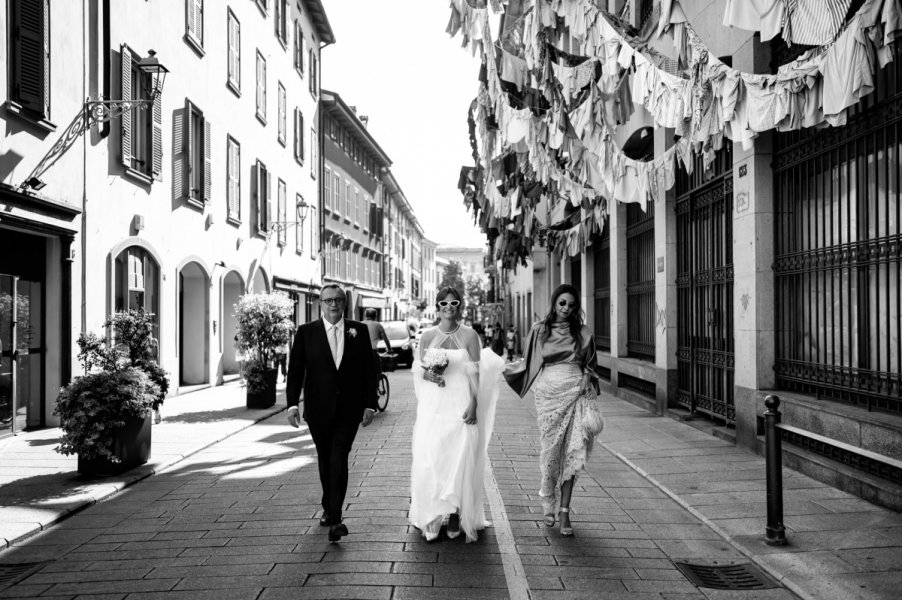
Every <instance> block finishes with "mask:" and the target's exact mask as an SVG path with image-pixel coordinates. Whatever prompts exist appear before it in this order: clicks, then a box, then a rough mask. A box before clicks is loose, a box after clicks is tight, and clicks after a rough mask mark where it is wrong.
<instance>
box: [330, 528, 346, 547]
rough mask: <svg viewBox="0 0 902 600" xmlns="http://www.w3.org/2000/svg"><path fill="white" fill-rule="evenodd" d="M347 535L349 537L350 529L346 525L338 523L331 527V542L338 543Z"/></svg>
mask: <svg viewBox="0 0 902 600" xmlns="http://www.w3.org/2000/svg"><path fill="white" fill-rule="evenodd" d="M345 535H348V528H347V527H346V526H345V524H344V523H338V524H336V525H332V526H330V527H329V541H330V542H337V541H339V540H340V539H341V538H342V536H345Z"/></svg>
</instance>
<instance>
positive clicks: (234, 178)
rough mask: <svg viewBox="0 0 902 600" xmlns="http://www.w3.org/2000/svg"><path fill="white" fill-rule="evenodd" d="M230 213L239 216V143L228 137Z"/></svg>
mask: <svg viewBox="0 0 902 600" xmlns="http://www.w3.org/2000/svg"><path fill="white" fill-rule="evenodd" d="M227 145H228V156H227V161H228V178H229V187H228V192H227V193H228V214H229V216H230V217H231V218H233V219H237V218H239V216H238V202H239V200H238V193H239V192H238V169H240V167H239V166H238V144H236V143H235V142H234V141H232V140H231V139H228V142H227Z"/></svg>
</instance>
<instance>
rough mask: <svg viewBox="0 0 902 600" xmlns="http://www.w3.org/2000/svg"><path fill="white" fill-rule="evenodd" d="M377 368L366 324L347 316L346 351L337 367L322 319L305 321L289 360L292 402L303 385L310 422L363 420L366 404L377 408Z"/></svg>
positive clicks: (292, 403) (288, 390)
mask: <svg viewBox="0 0 902 600" xmlns="http://www.w3.org/2000/svg"><path fill="white" fill-rule="evenodd" d="M353 332H356V333H353ZM374 373H375V365H374V359H373V350H372V348H371V346H370V333H369V331H368V330H367V328H366V325H364V324H363V323H360V322H358V321H351V320H349V319H345V339H344V353H343V354H342V357H341V364H340V365H339V367H338V368H336V367H335V361H334V360H333V359H332V350H331V349H330V348H329V340H328V339H327V338H326V325H325V323H324V322H323V320H322V319H318V320H316V321H313V322H311V323H305V324H304V325H301V326H300V327H298V330H297V333H295V336H294V345H293V346H292V348H291V354H290V355H289V359H288V382H287V384H286V388H285V395H286V397H287V399H288V406H297V405H298V404H299V403H300V399H301V391H302V390H303V392H304V411H303V417H304V420H305V421H307V422H308V423H323V424H326V423H332V422H336V421H337V422H341V423H345V424H355V423H360V421H361V419H362V418H363V409H364V408H372V409H373V410H376V387H375V385H374V383H373V382H374V381H375V376H374Z"/></svg>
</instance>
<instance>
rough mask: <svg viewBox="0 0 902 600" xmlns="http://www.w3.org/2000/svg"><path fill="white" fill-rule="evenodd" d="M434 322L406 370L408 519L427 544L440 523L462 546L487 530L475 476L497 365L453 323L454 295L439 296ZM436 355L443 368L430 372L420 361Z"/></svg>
mask: <svg viewBox="0 0 902 600" xmlns="http://www.w3.org/2000/svg"><path fill="white" fill-rule="evenodd" d="M437 298H438V302H437V304H438V310H439V313H440V315H441V322H440V323H439V325H438V327H434V328H432V329H429V330H427V331H425V332H423V335H422V337H421V339H420V345H419V348H418V349H417V360H416V361H415V363H414V368H413V381H414V390H415V392H416V396H417V419H416V423H415V424H414V428H413V465H412V468H411V476H410V516H409V518H410V522H411V523H412V524H413V525H414V526H416V527H417V528H419V529H420V531H421V532H422V533H423V536H424V537H425V538H426V539H427V540H429V541H432V540H434V539H436V538H437V537H438V535H439V532H440V530H441V527H442V525H443V524H444V523H447V529H446V533H447V535H448V537H449V538H455V537H457V536H458V535H460V532H461V531H463V533H464V535H465V536H466V540H467V541H468V542H473V541H476V539H477V536H478V534H477V532H478V531H479V530H480V529H484V528H485V527H486V526H487V525H489V523H488V521H487V520H486V518H485V511H484V509H483V476H484V473H485V461H486V459H487V451H488V443H489V438H490V437H491V434H492V427H493V425H494V420H495V403H496V401H497V399H498V387H499V385H498V382H499V380H500V377H501V372H502V369H503V368H504V360H503V359H501V357H499V356H498V355H497V354H495V353H494V352H492V351H491V350H488V349H486V351H485V352H483V351H482V350H481V344H480V340H479V335H478V334H477V333H476V332H475V331H474V330H473V329H471V328H470V327H466V326H464V325H460V324H459V323H458V320H459V318H460V314H461V309H462V306H461V298H460V296H459V295H458V292H457V291H456V290H454V289H453V288H444V289H442V290H441V291H439V293H438V295H437ZM437 353H438V354H444V355H445V356H446V357H447V359H448V366H447V367H446V368H445V369H444V371H441V372H440V373H439V372H436V371H433V370H429V369H427V368H424V364H423V359H424V357H425V358H427V365H428V359H429V358H430V357H431V356H435V355H436V354H437Z"/></svg>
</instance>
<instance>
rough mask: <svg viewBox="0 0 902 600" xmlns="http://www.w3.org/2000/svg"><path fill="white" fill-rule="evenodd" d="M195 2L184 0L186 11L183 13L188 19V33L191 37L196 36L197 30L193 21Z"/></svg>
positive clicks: (193, 0)
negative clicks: (185, 0) (185, 13)
mask: <svg viewBox="0 0 902 600" xmlns="http://www.w3.org/2000/svg"><path fill="white" fill-rule="evenodd" d="M196 3H197V0H188V1H187V2H185V11H186V12H187V13H188V14H187V15H185V18H186V19H187V21H188V35H190V36H191V37H193V38H197V32H196V30H195V28H196V25H195V22H194V5H195V4H196Z"/></svg>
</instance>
